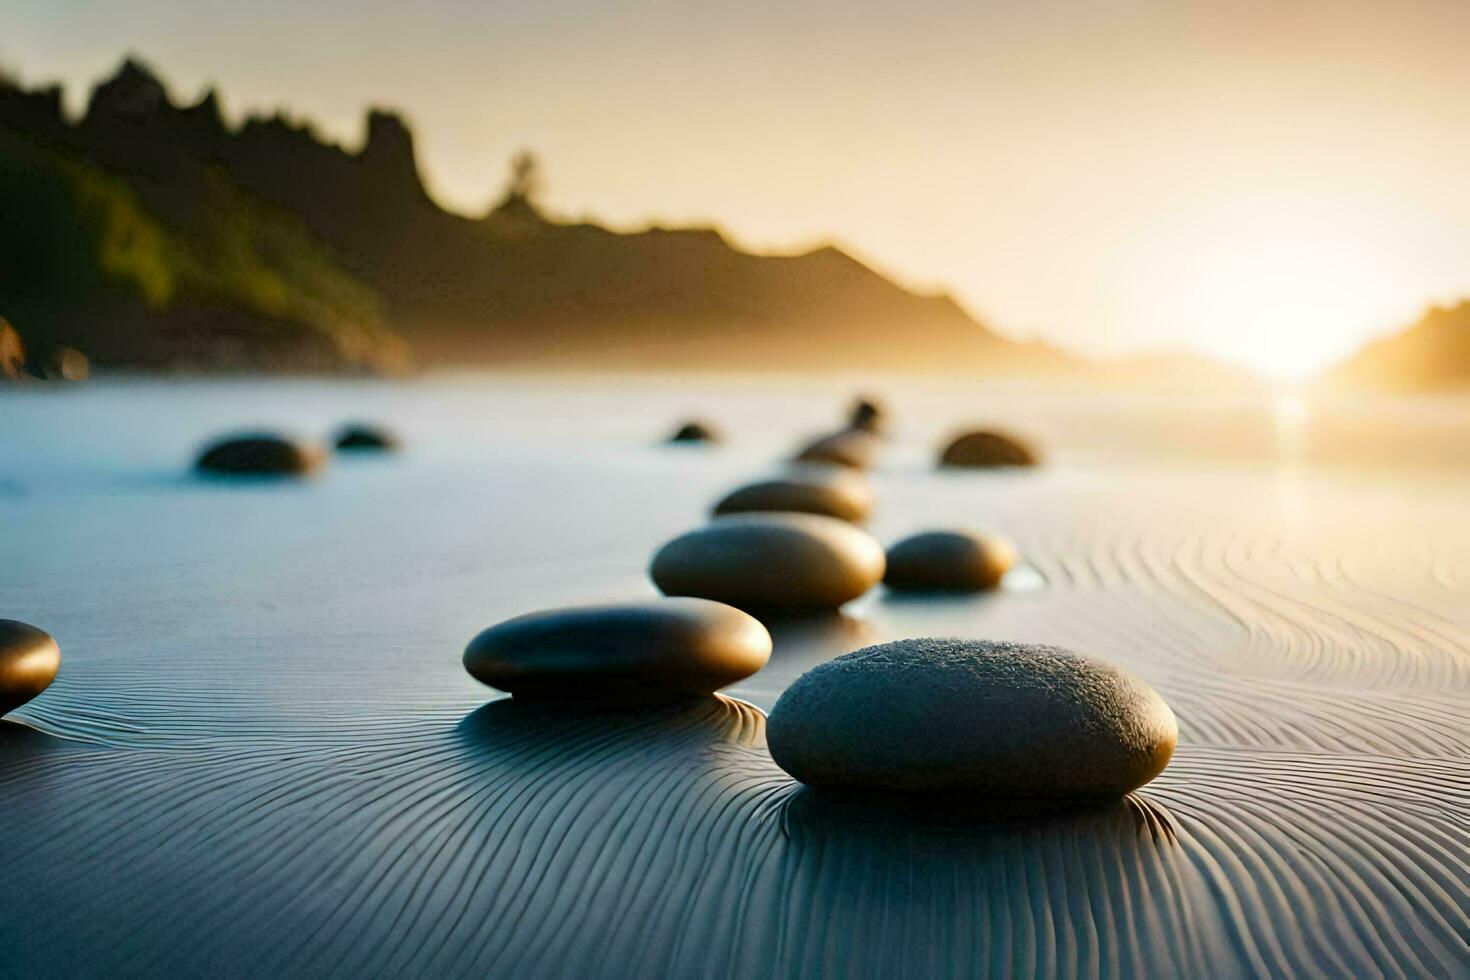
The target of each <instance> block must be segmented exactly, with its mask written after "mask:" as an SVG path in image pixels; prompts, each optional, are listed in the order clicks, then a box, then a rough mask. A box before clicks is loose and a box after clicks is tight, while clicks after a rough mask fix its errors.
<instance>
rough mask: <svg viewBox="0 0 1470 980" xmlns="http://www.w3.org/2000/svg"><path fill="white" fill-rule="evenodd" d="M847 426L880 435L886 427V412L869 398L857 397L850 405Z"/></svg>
mask: <svg viewBox="0 0 1470 980" xmlns="http://www.w3.org/2000/svg"><path fill="white" fill-rule="evenodd" d="M847 424H848V427H849V428H853V429H861V430H863V431H864V432H871V433H873V434H874V435H881V434H882V433H883V430H884V429H886V428H887V427H888V413H887V412H886V411H884V410H883V407H882V406H881V405H879V404H878V402H876V401H874V400H873V399H871V398H859V399H858V400H857V401H856V402H854V403H853V406H852V416H851V418H850V419H849V420H848V423H847Z"/></svg>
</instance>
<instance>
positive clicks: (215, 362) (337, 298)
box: [0, 62, 407, 371]
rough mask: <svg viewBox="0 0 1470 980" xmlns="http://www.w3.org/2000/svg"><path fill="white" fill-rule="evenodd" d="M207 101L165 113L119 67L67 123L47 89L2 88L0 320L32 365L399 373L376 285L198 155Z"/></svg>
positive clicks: (402, 356)
mask: <svg viewBox="0 0 1470 980" xmlns="http://www.w3.org/2000/svg"><path fill="white" fill-rule="evenodd" d="M211 109H212V105H210V104H208V103H205V104H201V106H196V107H192V108H189V109H182V110H179V109H174V108H173V107H172V106H171V105H170V104H169V103H168V101H167V98H166V96H165V94H164V92H163V89H162V86H160V85H159V84H158V83H157V81H156V80H154V79H153V78H152V76H151V75H150V74H148V73H147V72H146V71H144V70H143V69H142V68H141V67H139V66H138V65H136V64H134V63H132V62H129V63H128V64H126V65H124V67H123V68H122V70H121V71H120V72H119V73H118V75H117V76H116V77H115V78H113V79H112V80H110V81H109V82H107V83H105V84H103V85H101V86H99V87H98V89H97V90H96V91H95V92H94V93H93V95H92V100H91V103H90V105H89V106H88V110H87V115H86V117H85V119H84V120H82V122H81V123H80V124H78V125H75V126H73V125H69V124H68V123H67V122H66V121H65V120H64V118H63V116H62V113H61V93H60V90H59V89H55V88H52V89H46V90H41V91H38V92H26V91H23V90H21V89H19V88H18V87H16V86H14V85H4V84H0V214H4V215H5V219H6V220H5V224H4V227H3V229H0V314H3V315H5V316H7V317H8V318H9V319H10V320H11V322H12V323H13V324H14V327H15V329H16V330H17V331H18V333H19V335H20V338H21V342H22V344H23V345H24V347H25V350H26V352H27V356H28V360H30V361H31V362H32V364H33V365H34V364H36V363H37V362H38V361H39V360H41V359H44V358H47V357H49V356H50V355H49V354H48V351H50V350H54V349H55V348H57V347H71V348H76V349H79V350H81V351H82V352H83V353H85V354H86V355H88V356H89V357H91V358H92V359H93V360H94V362H96V363H98V364H102V365H105V366H111V367H125V368H133V369H177V368H194V369H202V370H210V369H231V370H314V371H321V370H344V369H357V370H368V371H380V370H385V369H393V368H397V367H400V366H401V365H403V364H404V363H405V362H406V357H407V351H406V348H405V346H404V345H403V343H402V342H401V341H400V340H399V339H397V338H396V337H395V336H394V335H393V334H392V333H391V332H390V331H389V330H388V329H387V328H386V326H385V325H384V319H383V310H382V301H381V299H380V298H379V297H378V296H377V294H376V293H375V292H374V290H372V289H371V288H370V287H369V286H367V285H365V284H364V283H362V282H361V281H359V280H357V279H356V278H354V277H353V276H352V275H350V274H349V273H347V272H345V271H343V269H342V268H341V267H340V266H339V265H338V264H337V262H336V261H335V259H334V258H333V257H332V256H331V254H330V252H329V250H328V249H327V248H326V247H325V246H324V245H323V244H322V243H321V242H320V241H319V240H317V239H316V238H315V237H314V236H313V235H311V234H310V232H309V231H307V230H306V228H305V227H304V226H303V225H302V223H301V221H300V220H299V219H298V218H296V217H294V216H292V215H290V214H287V213H285V212H283V211H281V210H280V209H278V208H274V207H271V206H269V205H267V204H265V203H264V202H262V201H260V200H259V199H258V198H257V197H255V196H254V195H252V194H250V193H249V192H248V191H246V190H245V189H243V188H242V187H240V186H239V185H238V183H236V182H235V181H233V180H231V179H230V177H229V175H228V173H227V171H226V170H225V169H224V168H223V167H222V166H221V165H220V164H219V162H218V161H216V160H213V159H211V158H210V157H209V156H208V155H207V154H205V153H201V152H197V148H198V147H200V146H202V143H203V141H204V139H206V138H207V137H208V135H209V134H210V133H212V132H214V131H215V130H216V129H217V128H218V127H219V126H220V124H219V117H218V113H217V112H213V113H211V111H210V110H211ZM34 369H35V368H34V367H33V370H34Z"/></svg>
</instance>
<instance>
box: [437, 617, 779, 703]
mask: <svg viewBox="0 0 1470 980" xmlns="http://www.w3.org/2000/svg"><path fill="white" fill-rule="evenodd" d="M770 656H771V637H770V634H769V633H767V632H766V628H765V627H764V626H762V625H761V624H760V622H759V621H758V620H755V619H753V618H752V617H750V616H748V615H746V614H745V613H743V612H741V611H740V610H739V609H734V608H731V607H730V606H727V605H723V604H721V603H718V602H709V601H707V600H704V599H654V600H651V601H647V602H632V603H622V604H618V605H605V606H577V607H571V608H565V609H550V610H545V611H542V612H534V613H528V614H526V615H524V616H517V617H516V618H514V619H509V620H506V621H505V622H503V623H500V624H498V625H496V626H492V627H490V628H489V629H487V630H485V631H484V632H482V633H480V634H479V635H478V636H476V637H475V638H474V639H473V640H471V641H470V644H469V646H468V647H466V648H465V652H464V667H465V670H467V671H469V673H470V675H471V676H472V677H474V678H475V679H476V680H478V681H480V682H482V683H484V684H488V685H490V686H491V687H494V688H498V689H500V690H502V691H509V692H510V693H512V694H514V695H515V696H516V697H518V698H523V697H531V698H544V699H569V700H618V701H659V700H669V699H677V698H683V697H694V696H699V695H707V694H710V693H712V692H714V691H715V690H717V689H719V688H721V687H724V686H725V685H727V684H733V683H734V682H735V681H738V680H741V679H742V678H745V677H749V676H750V675H751V674H753V673H755V672H756V671H758V670H760V669H761V668H762V667H764V666H765V664H766V661H767V660H769V659H770Z"/></svg>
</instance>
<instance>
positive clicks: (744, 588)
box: [649, 514, 883, 610]
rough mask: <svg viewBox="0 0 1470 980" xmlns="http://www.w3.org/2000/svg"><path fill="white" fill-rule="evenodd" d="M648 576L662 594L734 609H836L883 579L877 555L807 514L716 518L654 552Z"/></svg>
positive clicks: (842, 524) (873, 546)
mask: <svg viewBox="0 0 1470 980" xmlns="http://www.w3.org/2000/svg"><path fill="white" fill-rule="evenodd" d="M649 574H650V576H651V577H652V578H653V582H654V584H655V585H657V586H658V588H659V590H660V591H662V592H663V593H664V594H666V595H689V596H701V597H703V598H705V599H714V600H716V601H718V602H728V603H729V604H730V605H732V606H738V607H740V608H741V609H773V610H774V609H787V610H790V609H836V608H837V607H838V606H840V605H842V604H843V603H845V602H848V601H850V600H852V599H856V598H857V597H858V596H860V595H862V594H863V593H864V592H866V591H868V590H869V589H871V588H872V587H873V586H874V585H876V584H877V583H878V581H879V580H880V579H882V577H883V548H882V547H881V546H880V545H879V544H878V542H877V541H875V540H873V538H872V537H871V536H870V535H869V534H867V533H866V532H865V531H862V530H860V529H858V528H856V527H854V526H853V525H851V524H849V523H847V522H846V521H842V520H838V519H837V518H834V517H821V516H818V515H815V514H737V515H733V516H730V517H720V518H717V519H715V520H714V521H712V522H710V523H709V524H707V525H706V526H704V527H702V528H699V529H697V530H694V531H690V532H688V533H687V534H683V535H681V536H679V537H677V538H675V539H674V540H672V541H670V542H669V543H668V544H666V545H664V546H663V547H662V548H660V549H659V551H658V553H657V554H656V555H654V557H653V564H652V566H651V568H650V569H649Z"/></svg>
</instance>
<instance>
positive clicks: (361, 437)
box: [334, 423, 399, 453]
mask: <svg viewBox="0 0 1470 980" xmlns="http://www.w3.org/2000/svg"><path fill="white" fill-rule="evenodd" d="M334 444H335V445H336V447H337V449H338V450H340V451H343V452H370V453H371V452H379V453H382V452H393V451H395V450H397V449H398V447H399V442H398V437H397V436H395V435H394V434H393V433H391V432H389V431H388V430H386V429H382V428H379V427H378V426H375V425H364V424H360V423H359V424H357V425H349V426H345V427H343V429H342V431H341V432H339V433H337V438H336V440H335V442H334Z"/></svg>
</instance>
